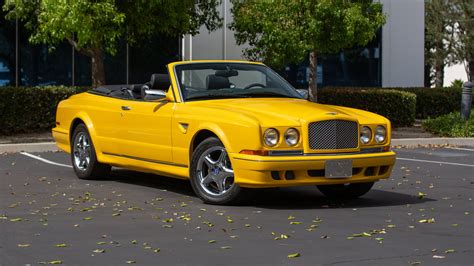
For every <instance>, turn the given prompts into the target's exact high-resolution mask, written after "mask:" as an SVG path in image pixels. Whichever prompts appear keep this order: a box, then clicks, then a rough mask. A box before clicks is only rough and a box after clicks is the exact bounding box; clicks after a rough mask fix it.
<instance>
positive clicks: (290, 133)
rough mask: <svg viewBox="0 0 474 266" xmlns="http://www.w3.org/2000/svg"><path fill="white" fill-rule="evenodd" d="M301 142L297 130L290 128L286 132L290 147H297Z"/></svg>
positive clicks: (287, 142) (286, 139) (286, 140)
mask: <svg viewBox="0 0 474 266" xmlns="http://www.w3.org/2000/svg"><path fill="white" fill-rule="evenodd" d="M299 141H300V134H299V133H298V130H296V128H289V129H287V130H286V132H285V142H286V144H288V146H295V145H296V144H298V142H299Z"/></svg>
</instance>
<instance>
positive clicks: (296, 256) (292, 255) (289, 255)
mask: <svg viewBox="0 0 474 266" xmlns="http://www.w3.org/2000/svg"><path fill="white" fill-rule="evenodd" d="M300 256H301V255H300V253H292V254H288V256H287V257H288V258H289V259H292V258H298V257H300Z"/></svg>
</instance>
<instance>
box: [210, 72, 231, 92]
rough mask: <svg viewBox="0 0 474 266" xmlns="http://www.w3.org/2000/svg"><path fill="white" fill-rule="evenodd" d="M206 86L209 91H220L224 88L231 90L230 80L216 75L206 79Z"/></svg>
mask: <svg viewBox="0 0 474 266" xmlns="http://www.w3.org/2000/svg"><path fill="white" fill-rule="evenodd" d="M206 86H207V89H208V90H218V89H223V88H230V82H229V79H228V78H226V77H220V76H216V75H209V76H207V78H206Z"/></svg>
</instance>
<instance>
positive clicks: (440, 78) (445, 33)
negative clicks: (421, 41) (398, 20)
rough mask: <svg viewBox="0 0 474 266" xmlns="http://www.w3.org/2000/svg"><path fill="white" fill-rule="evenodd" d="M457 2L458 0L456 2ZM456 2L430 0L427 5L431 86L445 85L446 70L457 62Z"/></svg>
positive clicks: (426, 25)
mask: <svg viewBox="0 0 474 266" xmlns="http://www.w3.org/2000/svg"><path fill="white" fill-rule="evenodd" d="M455 1H457V0H455ZM455 18H456V15H455V12H454V2H453V1H446V0H428V1H427V2H426V4H425V64H426V65H428V67H427V68H426V69H427V71H429V74H428V75H426V76H429V79H430V80H429V84H430V85H431V84H434V85H435V87H443V85H444V68H445V67H446V66H449V65H452V64H453V63H454V62H455V57H454V44H455V40H454V37H455V35H456V30H455V29H456V27H455V23H456V20H455Z"/></svg>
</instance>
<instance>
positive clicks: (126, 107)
mask: <svg viewBox="0 0 474 266" xmlns="http://www.w3.org/2000/svg"><path fill="white" fill-rule="evenodd" d="M122 110H124V111H130V110H132V107H130V106H122Z"/></svg>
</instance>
